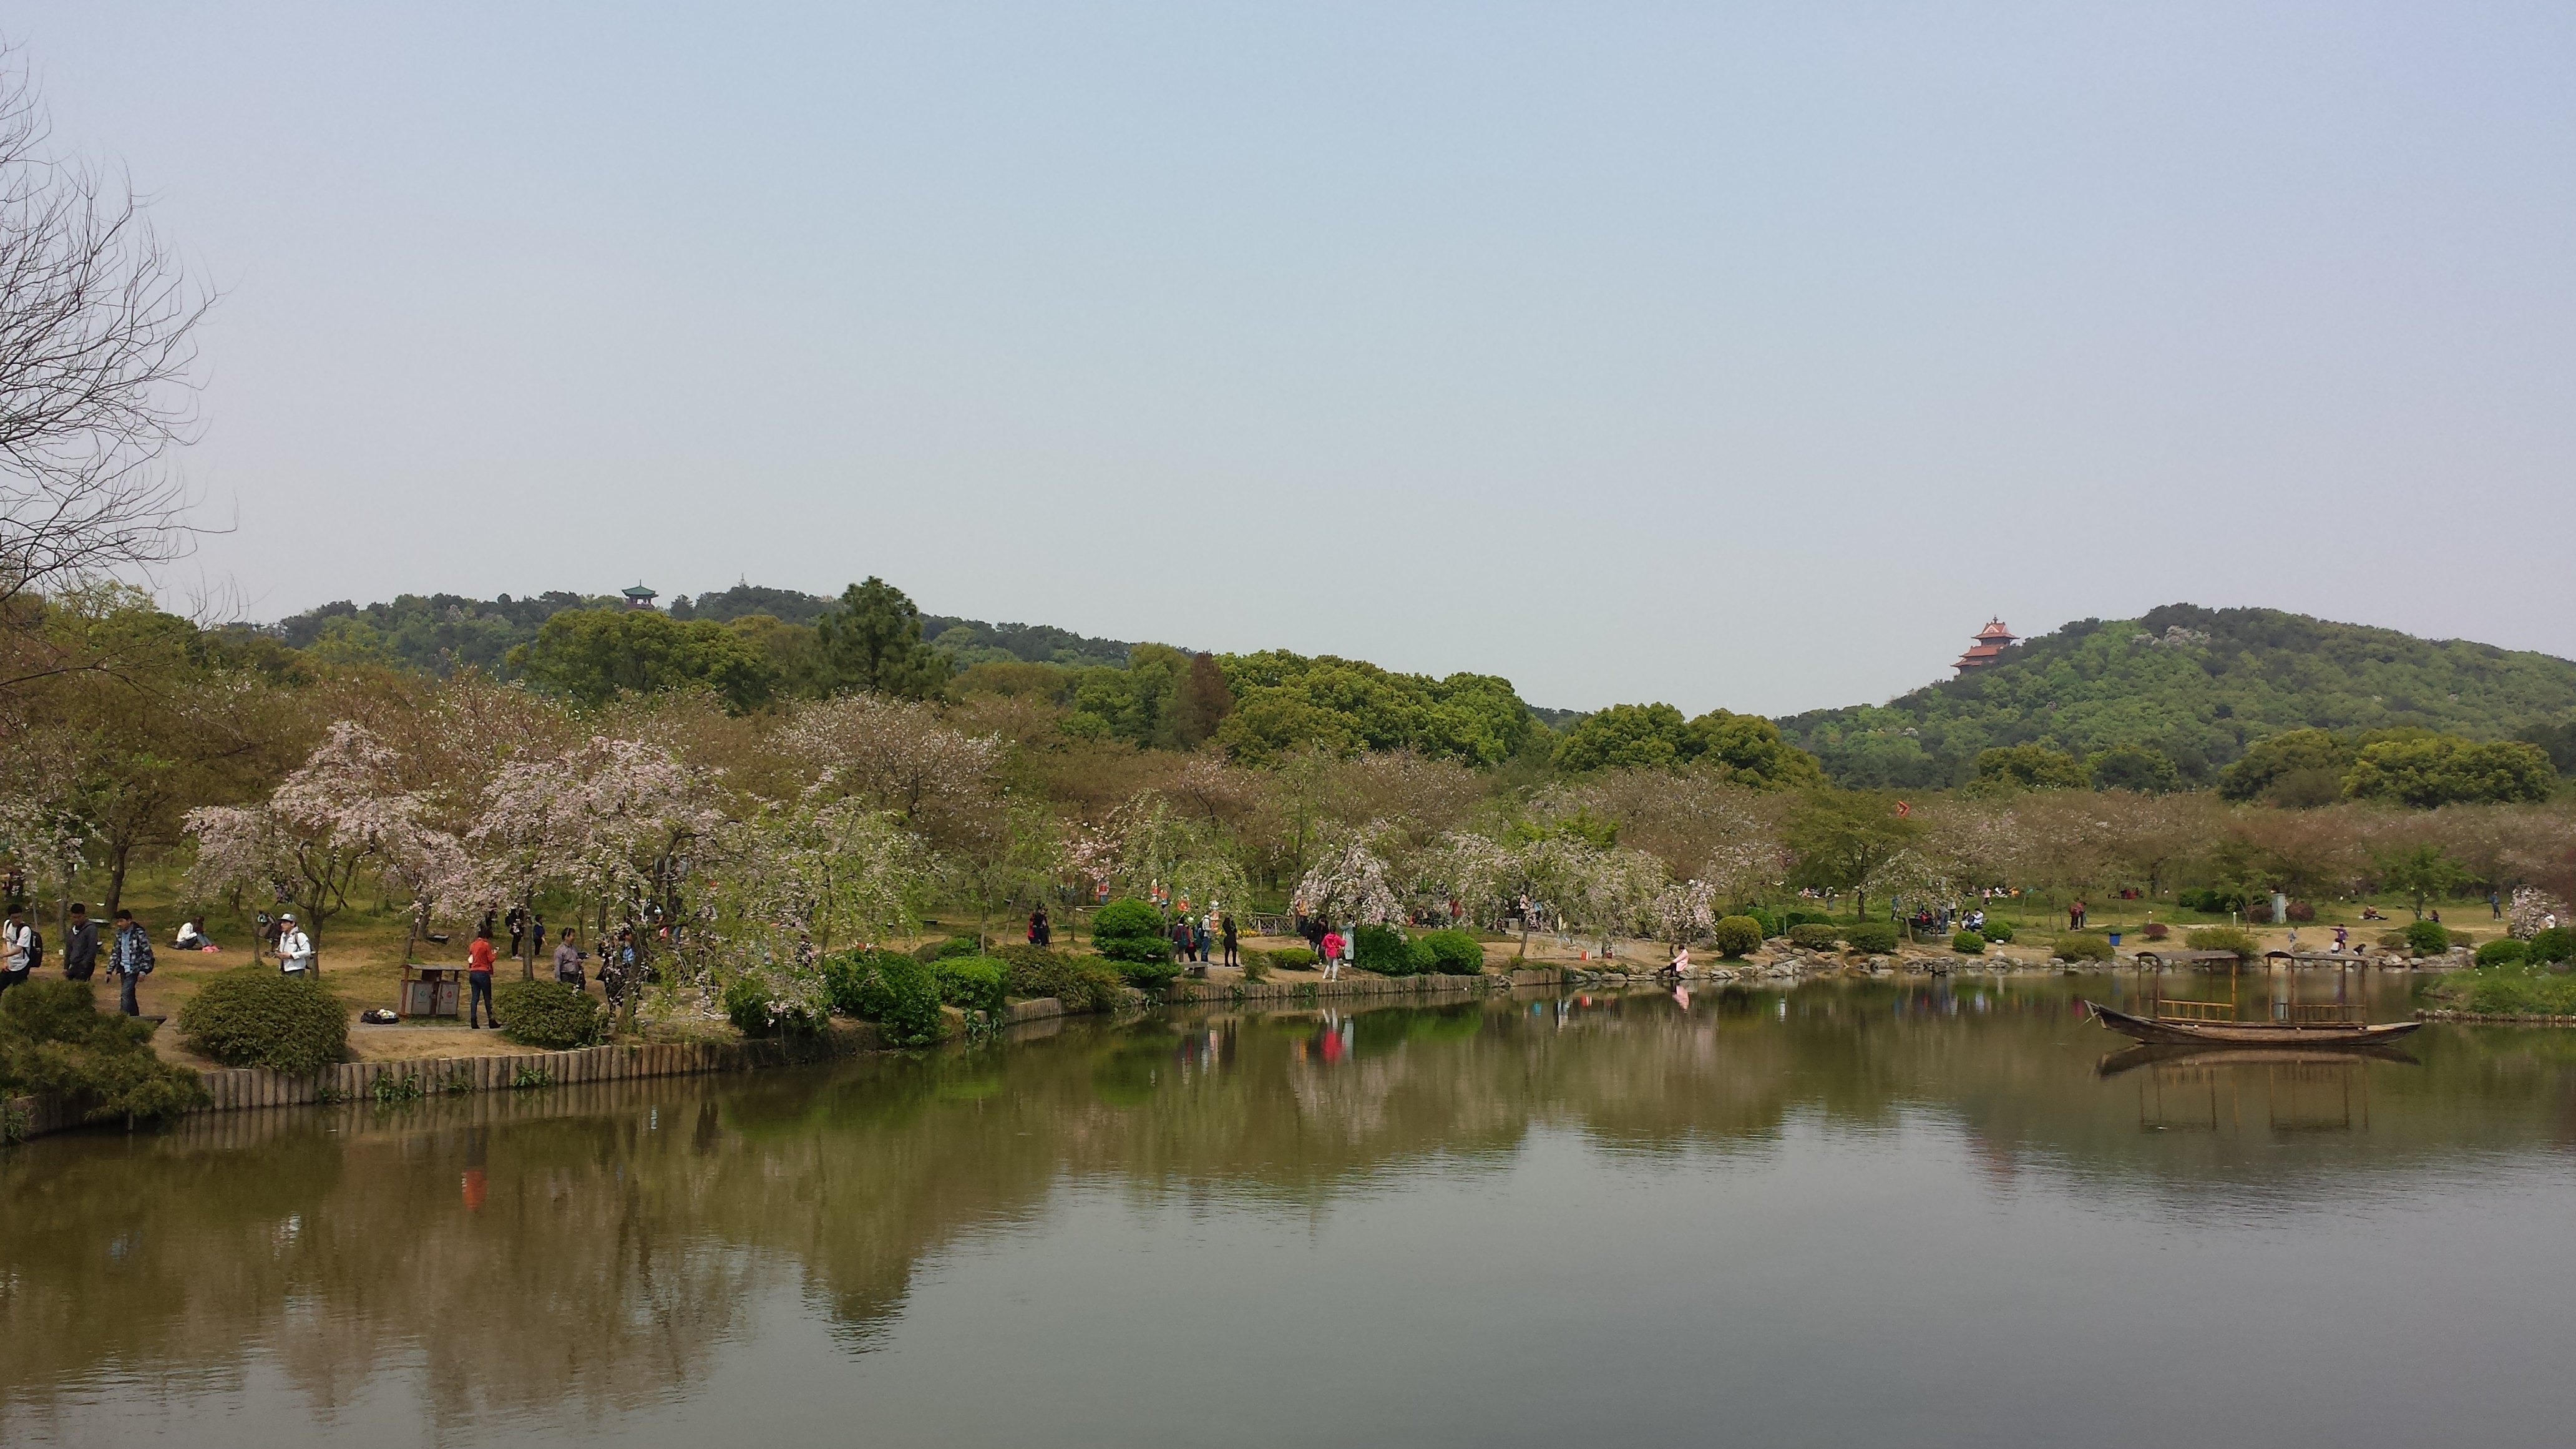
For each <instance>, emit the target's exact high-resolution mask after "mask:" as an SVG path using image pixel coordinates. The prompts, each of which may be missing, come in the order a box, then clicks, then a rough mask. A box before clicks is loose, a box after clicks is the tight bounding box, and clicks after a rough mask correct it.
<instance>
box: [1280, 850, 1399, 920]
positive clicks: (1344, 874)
mask: <svg viewBox="0 0 2576 1449" xmlns="http://www.w3.org/2000/svg"><path fill="white" fill-rule="evenodd" d="M1297 899H1298V900H1299V901H1301V902H1303V903H1304V909H1305V910H1306V911H1308V912H1309V913H1311V914H1314V915H1318V916H1321V917H1323V918H1324V919H1325V920H1328V921H1331V922H1334V923H1335V924H1337V925H1338V924H1344V923H1347V924H1350V925H1357V926H1397V925H1402V924H1403V923H1404V898H1403V896H1402V895H1401V894H1399V893H1398V892H1397V891H1396V889H1395V886H1394V884H1393V882H1392V881H1391V880H1390V879H1389V878H1388V870H1387V863H1386V859H1385V857H1383V856H1381V855H1380V854H1378V852H1377V851H1376V849H1374V848H1373V846H1372V843H1371V842H1370V840H1369V838H1368V836H1367V835H1366V834H1364V833H1362V832H1360V831H1352V832H1349V833H1348V834H1345V835H1343V836H1342V837H1341V838H1339V839H1338V840H1336V841H1334V842H1333V843H1331V844H1330V845H1327V846H1326V847H1325V848H1324V852H1323V854H1322V856H1321V858H1319V859H1318V860H1317V861H1316V862H1315V864H1314V865H1313V866H1312V867H1310V868H1309V869H1308V870H1307V871H1306V874H1305V876H1304V877H1303V878H1302V879H1300V880H1299V881H1298V882H1297Z"/></svg>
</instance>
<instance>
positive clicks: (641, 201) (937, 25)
mask: <svg viewBox="0 0 2576 1449" xmlns="http://www.w3.org/2000/svg"><path fill="white" fill-rule="evenodd" d="M0 17H5V18H0V28H4V29H5V30H6V31H7V32H9V33H10V34H11V35H12V36H14V37H15V38H17V39H19V40H21V41H22V42H23V43H24V44H25V45H26V47H27V53H28V56H29V59H30V60H31V62H32V63H33V65H34V66H35V68H36V70H37V72H38V75H39V77H40V79H41V81H42V83H43V85H44V88H45V90H46V93H47V95H48V96H49V98H50V100H51V102H52V105H53V108H54V111H55V116H56V122H57V127H58V131H59V133H60V135H61V136H62V137H63V138H64V139H66V140H67V141H70V142H73V143H75V144H77V145H79V146H81V147H83V148H84V149H86V150H89V151H91V152H93V153H96V154H100V155H105V156H112V157H116V158H120V159H122V161H123V162H124V163H125V164H126V165H128V166H129V167H130V168H131V170H132V172H133V174H134V177H135V178H136V181H137V182H138V184H140V185H141V186H143V187H144V188H146V189H147V190H149V191H151V192H153V193H155V194H157V196H158V197H159V198H160V210H159V214H160V217H161V220H162V221H163V223H164V224H165V225H166V226H167V227H168V228H169V229H170V230H171V231H173V232H174V233H175V234H176V235H177V236H178V237H179V238H180V240H181V242H182V243H183V245H184V246H185V247H186V248H187V250H188V251H189V252H190V254H191V255H193V256H194V257H196V258H197V259H198V260H199V261H200V263H201V264H202V266H203V267H204V269H205V270H206V272H207V273H208V274H209V275H211V276H212V277H214V278H216V279H217V280H218V281H219V282H220V283H221V285H222V286H223V287H224V288H225V289H226V291H227V293H228V295H227V297H226V299H225V301H224V303H223V305H222V308H221V311H220V314H219V316H218V319H217V321H216V322H215V324H214V325H213V326H212V328H211V329H210V331H209V333H208V335H207V339H206V342H207V347H206V356H207V362H208V366H209V374H210V383H209V385H208V387H207V389H206V393H205V410H206V415H207V420H208V430H207V433H206V437H205V440H204V442H203V443H202V444H201V445H200V446H198V447H197V448H195V449H193V450H192V451H191V452H190V453H189V455H188V457H187V469H188V472H189V474H190V476H191V477H192V478H193V479H194V480H195V482H196V483H198V484H199V485H200V486H201V487H202V488H203V489H204V491H205V492H206V494H207V495H208V496H209V498H210V499H211V500H212V501H213V504H214V506H215V508H216V510H217V511H218V512H219V513H229V512H230V511H231V510H233V509H236V508H237V509H238V513H239V519H240V530H239V532H238V533H236V534H235V535H233V536H231V537H229V538H223V539H218V540H215V541H214V542H213V543H212V544H211V545H210V546H209V547H207V548H206V549H205V551H204V553H203V556H202V558H201V560H200V563H201V564H202V565H203V567H204V569H205V570H206V571H207V572H209V573H211V574H213V575H215V576H217V577H230V578H234V579H237V580H238V581H239V582H240V583H241V584H242V586H243V587H244V589H245V591H246V593H247V594H248V596H249V597H250V599H251V600H252V604H251V612H252V613H253V614H254V615H255V616H257V617H274V616H276V615H278V614H282V613H287V612H292V611H294V610H297V609H301V608H304V607H307V606H309V605H312V604H316V603H320V602H323V601H326V600H330V599H336V598H354V599H357V600H360V601H364V600H368V599H375V598H384V597H390V596H391V595H392V594H393V593H395V592H397V591H401V590H416V591H430V590H438V589H446V590H454V591H458V592H465V593H477V594H487V595H488V594H490V593H493V592H495V591H500V590H508V591H511V592H514V593H524V592H535V591H539V590H542V589H547V588H562V587H573V588H580V589H586V590H607V589H611V588H614V587H617V586H619V585H623V584H627V583H632V582H634V581H635V580H636V579H637V578H639V577H640V578H642V579H644V580H646V581H648V582H650V583H651V584H653V585H654V586H656V587H658V588H660V589H661V590H663V591H664V592H665V594H672V593H680V592H696V591H698V590H701V589H704V588H708V587H715V586H722V585H725V584H730V583H732V582H733V581H734V580H736V579H737V578H749V579H751V580H753V581H755V582H766V583H773V584H780V585H787V586H793V587H801V588H807V589H813V590H816V591H834V590H837V589H838V588H839V587H840V585H842V584H843V583H845V582H847V581H849V580H850V579H853V578H856V577H858V576H861V575H865V574H870V573H877V574H883V575H884V576H885V577H887V578H889V579H891V580H893V581H894V582H896V583H898V584H900V585H902V586H903V587H904V588H906V589H908V590H910V591H911V592H912V594H913V596H914V597H915V598H916V599H918V600H919V601H920V602H921V604H922V605H923V607H924V608H926V609H930V610H933V611H936V612H942V613H959V614H967V615H972V616H977V617H982V618H990V619H1023V620H1031V621H1040V622H1049V623H1056V624H1061V625H1064V626H1066V627H1069V628H1074V629H1078V630H1081V631H1083V632H1086V633H1094V634H1105V635H1111V636H1116V637H1121V638H1155V639H1166V640H1171V641H1173V642H1177V643H1183V644H1191V645H1197V646H1200V647H1207V648H1218V649H1251V648H1260V647H1266V646H1283V647H1287V648H1292V649H1297V650H1301V651H1308V652H1335V653H1343V654H1350V655H1357V656H1361V657H1365V658H1370V659H1374V660H1377V661H1379V662H1381V663H1385V664H1388V665H1391V666H1396V667H1401V668H1406V669H1419V670H1428V671H1431V672H1435V673H1439V672H1446V671H1449V670H1453V669H1476V670H1487V671H1493V672H1497V673H1501V674H1505V675H1508V676H1510V677H1511V678H1512V679H1513V680H1515V681H1516V682H1517V683H1518V684H1519V685H1520V686H1521V690H1522V692H1523V694H1524V695H1526V696H1527V697H1528V698H1530V699H1532V700H1533V701H1536V702H1538V703H1542V704H1552V705H1567V706H1577V705H1580V706H1589V705H1596V704H1601V703H1606V702H1609V701H1612V700H1627V699H1647V698H1663V699H1669V700H1671V701H1673V702H1675V703H1677V704H1681V705H1684V706H1686V707H1688V708H1691V709H1694V710H1696V709H1701V708H1706V707H1708V706H1712V705H1720V704H1723V705H1728V706H1731V707H1734V708H1739V709H1759V710H1763V711H1768V712H1782V711H1788V710H1793V709H1800V708H1806V707H1810V706H1815V705H1823V704H1839V703H1847V702H1850V701H1853V700H1857V699H1875V698H1883V697H1885V696H1887V695H1889V694H1892V693H1895V692H1897V691H1900V690H1902V689H1905V688H1908V687H1910V686H1912V685H1914V684H1917V683H1920V682H1922V681H1925V680H1928V679H1931V678H1934V677H1936V676H1940V675H1943V674H1945V673H1946V672H1947V669H1946V666H1947V665H1948V662H1949V660H1950V659H1951V658H1952V657H1953V656H1954V655H1955V654H1956V653H1957V651H1958V650H1959V649H1960V648H1961V647H1963V646H1964V644H1965V643H1966V640H1967V636H1968V635H1969V634H1970V633H1971V632H1972V631H1973V630H1974V629H1975V628H1976V627H1977V626H1978V625H1979V624H1981V623H1983V622H1984V620H1985V619H1986V617H1987V616H1988V615H1989V614H1995V613H2000V614H2002V615H2003V616H2004V617H2005V618H2006V619H2007V620H2009V621H2010V622H2011V623H2012V624H2014V625H2015V626H2017V627H2019V628H2021V629H2022V630H2024V631H2025V632H2036V631H2038V630H2042V629H2047V628H2052V627H2054V626H2056V625H2057V624H2059V623H2061V622H2063V621H2065V620H2068V619H2071V618H2080V617H2084V616H2088V615H2100V616H2104V617H2116V616H2121V615H2127V614H2134V613H2135V612H2137V611H2139V610H2142V609H2144V608H2147V607H2149V606H2152V605H2154V604H2158V603H2164V602H2171V601H2175V600H2189V601H2193V602H2198V603H2207V604H2268V605H2274V606H2278V607H2282V608H2289V609H2297V610H2303V611H2309V612H2314V613H2320V614H2324V615H2327V616H2329V617H2334V618H2341V619H2351V620H2358V621H2362V622H2368V623H2376V624H2386V625H2392V626H2395V627H2399V628H2403V629H2407V630H2410V631H2413V632H2417V633H2422V634H2430V635H2436V636H2453V635H2457V636H2467V637H2473V638H2479V639H2485V640H2489V641H2492V642H2496V643H2500V644H2506V645H2512V646H2518V647H2529V648H2539V649H2546V650H2550V651H2552V652H2555V653H2560V654H2569V655H2576V608H2571V605H2576V572H2572V571H2571V569H2570V567H2569V550H2570V540H2571V536H2576V535H2572V534H2571V525H2576V6H2569V5H2567V4H2565V3H2557V4H2533V5H2480V4H2470V3H2457V0H2454V3H2445V4H2439V5H2434V4H2426V5H2417V6H2392V5H2367V4H2355V3H2349V0H2346V3H2335V4H2315V5H2305V6H2296V5H2247V4H2242V3H2229V4H2223V5H2195V4H2188V3H2171V0H2159V3H2154V4H2141V5H2136V6H2132V7H2107V6H2071V5H2064V4H2033V5H2026V6H2013V5H1979V6H1965V5H1961V6H1895V5H1889V6H1843V7H1830V6H1817V5H1779V6H1718V5H1696V6H1664V5H1633V4H1612V3H1601V0H1590V3H1583V4H1563V5H1551V6H1534V5H1509V4H1493V3H1485V4H1474V5H1450V6H1443V5H1427V4H1425V5H1388V4H1383V3H1379V4H1369V5H1349V6H1343V5H1332V4H1319V3H1312V0H1302V3H1297V4H1291V5H1278V6H1254V5H1223V4H1195V5H1149V4H1132V5H1071V4H1064V5H1042V6H1013V5H1001V4H983V5H968V4H957V3H948V4H924V5H915V6H841V5H812V6H801V7H800V6H762V5H752V4H741V3H734V4H726V5H705V6H697V7H681V6H660V5H646V4H636V3H621V4H616V5H598V6H575V5H569V4H563V5H549V4H524V3H522V4H512V5H488V6H486V5H474V4H465V3H456V0H446V3H441V4H437V5H421V6H417V7H410V8H408V9H400V8H397V7H393V6H387V5H349V4H332V5H319V4H316V5H285V4H208V3H202V0H201V3H188V4H163V5H146V4H119V3H111V0H82V3H79V4H39V5H25V4H11V5H6V6H0Z"/></svg>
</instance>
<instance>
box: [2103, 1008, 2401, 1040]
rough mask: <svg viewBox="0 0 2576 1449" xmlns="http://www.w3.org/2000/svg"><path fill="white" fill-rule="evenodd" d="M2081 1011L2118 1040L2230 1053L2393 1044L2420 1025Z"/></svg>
mask: <svg viewBox="0 0 2576 1449" xmlns="http://www.w3.org/2000/svg"><path fill="white" fill-rule="evenodd" d="M2206 1004H2209V1003H2201V1002H2170V1003H2162V1005H2170V1006H2200V1005H2206ZM2084 1008H2085V1010H2087V1011H2090V1012H2092V1013H2093V1018H2094V1020H2096V1021H2099V1022H2101V1023H2102V1024H2103V1025H2104V1026H2107V1027H2109V1028H2110V1029H2111V1030H2113V1031H2116V1032H2118V1033H2120V1034H2121V1035H2123V1036H2132V1037H2136V1038H2137V1039H2138V1040H2140V1041H2144V1042H2167V1043H2175V1044H2181V1043H2190V1044H2193V1045H2198V1046H2233V1047H2280V1046H2303V1047H2328V1046H2363V1045H2369V1044H2374V1043H2379V1042H2388V1041H2394V1040H2396V1039H2397V1038H2399V1037H2401V1036H2404V1035H2406V1034H2407V1033H2408V1032H2411V1031H2413V1030H2414V1029H2415V1028H2417V1027H2419V1026H2422V1025H2423V1024H2424V1023H2422V1022H2420V1021H2389V1022H2378V1023H2371V1022H2360V1021H2316V1022H2299V1021H2213V1020H2209V1019H2206V1018H2202V1017H2197V1016H2183V1015H2178V1014H2170V1013H2168V1012H2165V1011H2161V1010H2160V1011H2158V1012H2157V1014H2156V1015H2154V1016H2151V1017H2149V1016H2131V1015H2130V1014H2129V1013H2127V1012H2125V1011H2121V1010H2118V1009H2116V1008H2114V1007H2108V1006H2104V1005H2103V1004H2102V1003H2100V1002H2098V1001H2087V1002H2085V1003H2084Z"/></svg>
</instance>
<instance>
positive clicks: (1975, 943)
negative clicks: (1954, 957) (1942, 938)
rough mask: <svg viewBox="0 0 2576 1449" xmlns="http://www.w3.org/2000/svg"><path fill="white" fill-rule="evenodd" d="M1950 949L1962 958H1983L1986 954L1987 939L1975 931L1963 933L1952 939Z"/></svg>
mask: <svg viewBox="0 0 2576 1449" xmlns="http://www.w3.org/2000/svg"><path fill="white" fill-rule="evenodd" d="M1950 949H1951V950H1953V951H1956V952H1958V953H1959V954H1960V955H1962V956H1983V955H1984V954H1986V938H1985V937H1983V936H1980V935H1978V934H1977V933H1976V932H1974V931H1961V932H1960V933H1959V934H1957V935H1955V936H1952V937H1951V938H1950Z"/></svg>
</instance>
